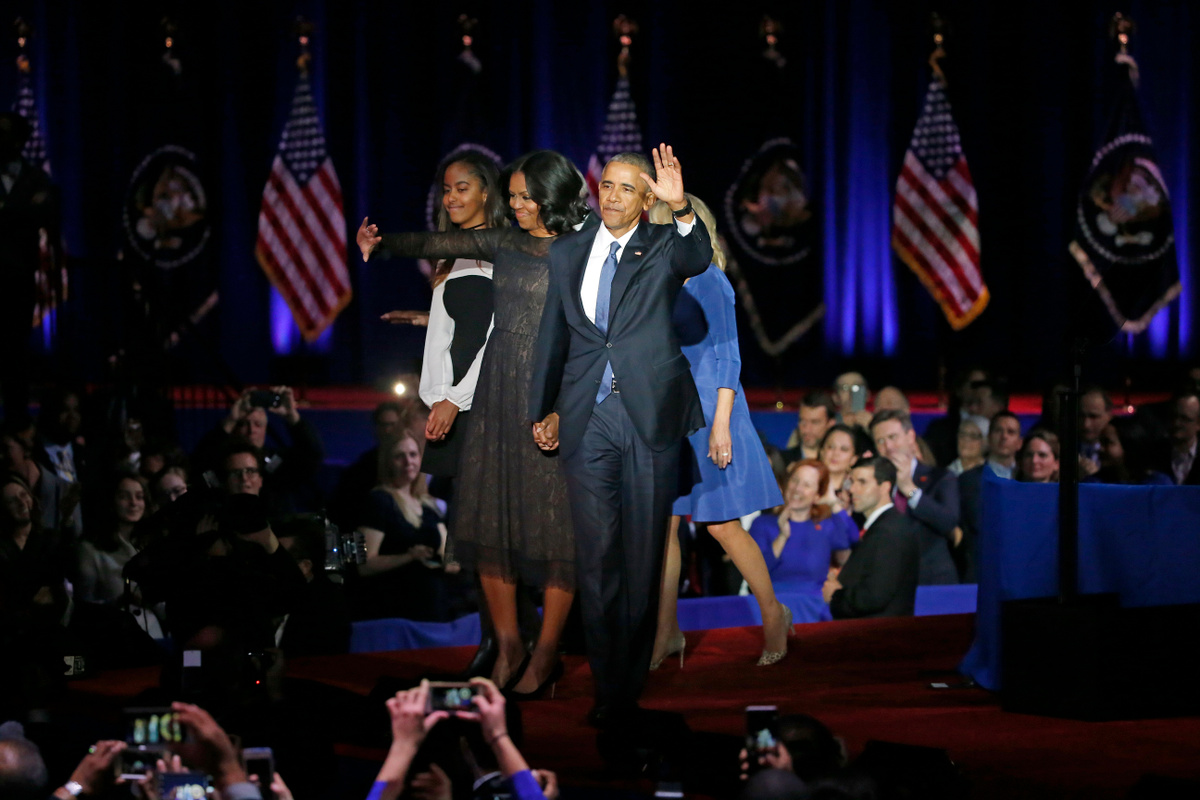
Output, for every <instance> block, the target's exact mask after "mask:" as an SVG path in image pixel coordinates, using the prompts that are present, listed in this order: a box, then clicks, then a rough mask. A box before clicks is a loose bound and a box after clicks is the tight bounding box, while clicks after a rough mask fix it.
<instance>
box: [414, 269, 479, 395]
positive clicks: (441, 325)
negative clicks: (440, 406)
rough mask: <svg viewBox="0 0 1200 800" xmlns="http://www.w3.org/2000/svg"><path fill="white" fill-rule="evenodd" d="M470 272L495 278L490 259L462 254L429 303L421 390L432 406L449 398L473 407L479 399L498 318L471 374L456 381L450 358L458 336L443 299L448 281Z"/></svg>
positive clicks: (473, 365)
mask: <svg viewBox="0 0 1200 800" xmlns="http://www.w3.org/2000/svg"><path fill="white" fill-rule="evenodd" d="M468 275H482V276H483V277H485V278H487V279H488V280H491V279H492V265H491V264H490V263H489V262H487V261H476V260H475V259H473V258H470V259H467V258H460V259H458V260H457V261H455V262H454V264H453V265H452V266H451V267H450V272H449V273H447V275H446V280H444V281H442V282H441V283H439V284H438V285H437V286H435V287H434V288H433V302H432V303H431V304H430V306H429V328H428V330H427V331H426V332H425V356H424V359H423V361H422V362H421V387H420V389H419V390H418V392H417V393H418V394H419V395H420V396H421V401H422V402H424V403H425V405H427V406H429V407H430V408H433V404H434V403H437V402H440V401H442V400H449V401H450V402H451V403H454V405H456V406H458V410H459V411H470V410H471V403H472V402H473V401H474V399H475V386H476V384H477V383H478V382H479V367H480V364H482V363H483V352H484V350H486V349H487V339H488V338H491V335H492V328H493V327H494V326H495V321H494V320H493V321H492V322H490V323H489V324H488V331H487V338H485V339H484V346H483V347H481V348H479V352H478V353H476V354H475V359H474V360H473V361H472V362H471V367H470V369H468V370H467V374H466V375H464V376H463V377H462V380H460V381H459V382H458V383H455V382H454V365H453V363H452V362H451V359H450V343H451V342H452V341H453V340H454V318H453V317H451V316H450V315H449V314H448V313H446V306H445V303H444V300H443V295H444V294H445V293H446V284H447V283H449V282H450V281H452V280H455V279H456V278H464V277H467V276H468Z"/></svg>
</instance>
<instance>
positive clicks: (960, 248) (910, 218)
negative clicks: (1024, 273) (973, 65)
mask: <svg viewBox="0 0 1200 800" xmlns="http://www.w3.org/2000/svg"><path fill="white" fill-rule="evenodd" d="M892 247H894V248H895V249H896V253H897V254H898V255H899V256H900V258H901V260H903V261H904V263H905V264H908V266H909V268H910V269H911V270H912V271H913V272H914V273H915V274H916V276H917V277H918V278H920V279H921V282H922V283H924V284H925V288H927V289H929V291H930V292H931V293H932V294H933V297H934V299H935V300H937V302H938V305H940V306H941V307H942V311H943V312H944V313H945V314H946V319H947V320H948V321H949V322H950V327H952V328H954V330H960V329H962V328H965V327H966V326H967V325H969V324H970V323H971V321H972V320H974V319H975V317H977V316H979V314H980V312H982V311H983V309H984V308H986V307H987V304H988V299H989V296H988V289H987V286H986V285H985V284H984V282H983V274H982V273H981V272H980V270H979V204H978V202H977V201H976V197H975V185H974V183H972V182H971V171H970V170H969V169H968V168H967V159H966V156H964V155H963V151H962V145H961V143H960V141H959V136H958V126H957V125H955V124H954V117H953V116H952V115H951V113H950V101H949V99H948V98H947V97H946V87H945V85H944V84H943V83H942V81H941V80H939V79H938V78H936V77H935V78H934V79H933V80H932V81H930V83H929V91H928V92H927V93H926V94H925V107H924V108H923V109H922V111H921V116H920V118H919V119H918V120H917V126H916V128H915V129H914V130H913V136H912V142H910V143H909V145H908V152H906V153H905V154H904V167H903V168H902V169H901V170H900V177H899V178H898V179H897V180H896V201H895V204H894V206H893V207H892Z"/></svg>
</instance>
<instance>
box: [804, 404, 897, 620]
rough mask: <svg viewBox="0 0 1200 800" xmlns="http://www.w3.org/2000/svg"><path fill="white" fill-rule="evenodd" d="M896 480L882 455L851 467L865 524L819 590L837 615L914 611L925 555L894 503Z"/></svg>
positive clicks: (854, 493) (893, 614) (852, 486)
mask: <svg viewBox="0 0 1200 800" xmlns="http://www.w3.org/2000/svg"><path fill="white" fill-rule="evenodd" d="M882 413H890V412H882ZM897 480H898V475H897V470H896V465H895V464H893V463H892V461H891V460H890V459H888V458H883V457H878V456H877V457H875V458H869V459H865V460H863V461H860V462H859V463H858V464H857V465H856V466H855V467H854V469H853V470H851V472H850V496H851V497H852V498H853V501H854V510H855V511H857V512H859V513H860V514H862V515H863V516H864V517H865V518H866V523H865V524H864V525H863V532H862V537H861V539H860V540H859V543H858V546H857V547H855V548H854V551H853V552H852V553H851V554H850V558H849V559H848V560H847V561H846V565H845V566H844V567H842V570H841V572H840V573H838V576H837V577H836V578H834V577H830V578H828V579H827V580H826V581H825V585H824V587H822V589H821V594H822V596H823V597H824V598H825V602H827V603H829V610H830V612H831V613H832V614H833V618H834V619H853V618H858V617H905V616H912V613H913V607H914V605H915V603H916V598H917V579H918V573H919V570H920V563H921V554H920V548H919V546H918V544H917V540H916V537H915V536H914V535H913V530H912V526H911V523H910V521H909V520H907V519H905V517H904V515H903V514H901V513H900V512H899V511H897V510H896V508H895V506H894V505H893V504H892V493H893V491H894V489H893V487H894V486H895V485H896V482H897Z"/></svg>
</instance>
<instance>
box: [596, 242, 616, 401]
mask: <svg viewBox="0 0 1200 800" xmlns="http://www.w3.org/2000/svg"><path fill="white" fill-rule="evenodd" d="M620 249H621V243H620V242H613V243H612V245H611V246H610V247H609V248H608V258H606V259H604V266H602V267H601V268H600V286H599V288H598V290H597V292H596V327H597V328H599V329H600V332H601V333H603V334H604V335H605V336H607V335H608V303H609V301H610V300H612V282H613V277H614V276H615V275H616V274H617V251H618V250H620ZM612 382H613V368H612V361H611V360H610V361H608V362H607V363H605V365H604V377H602V378H601V379H600V389H599V390H598V391H597V392H596V404H597V405H599V404H600V403H603V402H604V398H606V397H608V396H609V395H610V394H612Z"/></svg>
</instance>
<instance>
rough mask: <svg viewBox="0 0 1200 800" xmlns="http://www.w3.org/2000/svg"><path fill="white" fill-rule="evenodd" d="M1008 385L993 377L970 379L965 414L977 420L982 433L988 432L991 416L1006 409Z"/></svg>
mask: <svg viewBox="0 0 1200 800" xmlns="http://www.w3.org/2000/svg"><path fill="white" fill-rule="evenodd" d="M1008 400H1009V394H1008V386H1007V385H1006V384H1005V383H1003V382H1002V381H999V380H996V379H994V378H989V379H986V380H979V381H972V382H971V388H970V391H969V392H968V395H967V405H966V409H967V416H968V417H974V418H975V419H976V420H978V421H979V429H980V430H981V431H983V435H984V436H986V435H987V434H988V425H989V423H990V421H991V419H992V417H994V416H996V415H997V414H999V413H1000V412H1001V411H1007V410H1008Z"/></svg>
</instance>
